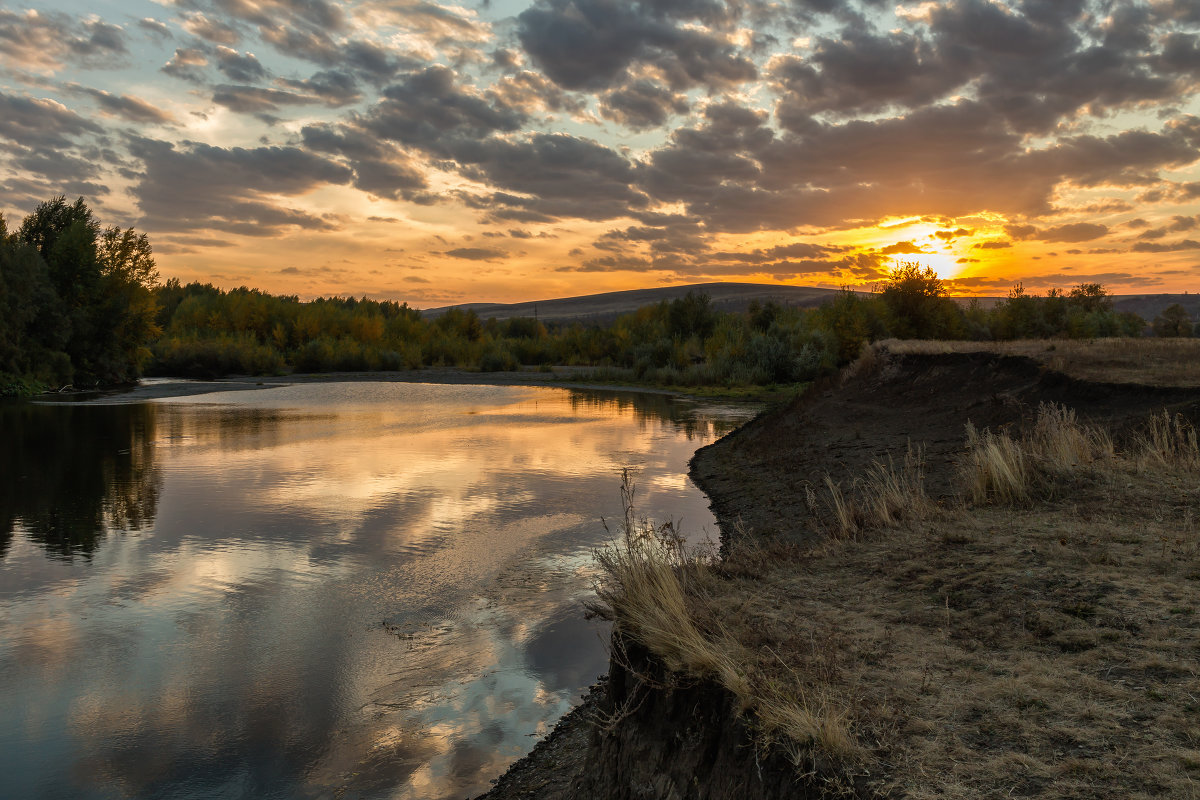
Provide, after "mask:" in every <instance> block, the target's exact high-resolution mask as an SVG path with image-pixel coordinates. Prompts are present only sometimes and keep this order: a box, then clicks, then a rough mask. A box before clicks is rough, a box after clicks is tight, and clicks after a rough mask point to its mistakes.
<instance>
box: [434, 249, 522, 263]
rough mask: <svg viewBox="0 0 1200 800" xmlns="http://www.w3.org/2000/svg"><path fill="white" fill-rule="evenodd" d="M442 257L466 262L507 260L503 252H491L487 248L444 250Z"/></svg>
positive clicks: (506, 255)
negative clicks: (461, 259)
mask: <svg viewBox="0 0 1200 800" xmlns="http://www.w3.org/2000/svg"><path fill="white" fill-rule="evenodd" d="M444 255H448V256H450V257H451V258H463V259H466V260H468V261H495V260H496V259H500V258H508V254H507V253H505V252H504V251H503V250H492V249H489V248H487V247H456V248H454V249H453V250H446V251H445V253H444Z"/></svg>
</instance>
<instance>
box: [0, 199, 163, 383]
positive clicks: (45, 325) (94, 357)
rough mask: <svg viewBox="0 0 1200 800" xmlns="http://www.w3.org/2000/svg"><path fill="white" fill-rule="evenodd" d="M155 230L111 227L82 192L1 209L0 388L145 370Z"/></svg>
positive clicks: (119, 379) (152, 331)
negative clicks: (12, 219) (26, 207)
mask: <svg viewBox="0 0 1200 800" xmlns="http://www.w3.org/2000/svg"><path fill="white" fill-rule="evenodd" d="M157 283H158V270H157V269H156V268H155V264H154V258H153V255H152V251H151V247H150V242H149V240H148V239H147V238H146V234H144V233H137V232H135V231H134V230H133V229H132V228H127V229H125V230H121V229H120V228H117V227H108V228H102V227H101V225H100V222H99V221H98V220H97V219H96V218H95V216H94V215H93V214H92V211H91V209H89V208H88V207H87V205H86V204H85V203H84V202H83V198H80V199H78V200H76V201H75V202H74V203H68V202H67V201H66V198H64V197H56V198H54V199H53V200H50V201H47V202H45V203H42V204H41V205H39V206H38V207H37V209H36V210H35V211H34V212H33V213H32V214H30V215H29V216H28V217H26V218H25V219H24V220H23V221H22V222H21V225H20V226H19V227H18V228H17V229H16V230H14V231H12V232H9V230H8V225H7V222H6V221H5V219H4V218H3V216H2V215H0V392H2V393H6V394H19V393H22V392H26V391H30V390H32V389H35V388H45V387H54V388H59V387H63V386H71V385H74V386H88V387H90V386H98V385H106V384H115V383H123V382H128V381H131V380H134V379H136V378H137V377H138V376H139V375H140V374H141V367H142V365H143V364H145V363H146V361H147V360H148V359H149V357H150V351H149V349H148V345H149V344H150V342H151V341H153V340H154V338H155V337H156V336H157V335H158V333H159V328H158V326H157V324H156V322H155V318H156V315H157V313H158V306H157V300H156V297H155V288H156V286H157Z"/></svg>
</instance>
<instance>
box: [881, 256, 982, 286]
mask: <svg viewBox="0 0 1200 800" xmlns="http://www.w3.org/2000/svg"><path fill="white" fill-rule="evenodd" d="M895 263H896V265H897V266H899V265H900V264H901V263H904V264H920V265H921V266H922V267H929V268H930V269H932V270H933V271H934V272H936V273H937V276H938V277H939V278H941V279H942V280H953V279H954V278H957V277H959V275H961V274H962V272H963V270H964V268H965V266H966V265H965V264H960V263H958V258H957V256H956V255H955V254H954V253H913V254H912V255H905V256H899V257H897V258H896V262H895Z"/></svg>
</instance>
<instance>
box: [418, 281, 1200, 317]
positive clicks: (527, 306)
mask: <svg viewBox="0 0 1200 800" xmlns="http://www.w3.org/2000/svg"><path fill="white" fill-rule="evenodd" d="M840 291H841V290H840V289H822V288H818V287H816V286H784V285H781V284H772V283H690V284H686V285H684V286H663V287H660V288H657V289H631V290H629V291H624V292H604V293H601V294H587V295H580V296H578V297H558V298H553V299H550V300H530V301H526V302H522V303H463V304H461V305H456V306H441V307H439V308H427V309H424V310H423V311H422V312H421V315H422V316H423V317H425V318H426V319H434V318H436V317H440V316H441V315H443V314H445V313H446V312H447V311H450V310H451V309H456V310H458V311H474V312H475V313H476V314H477V315H478V316H479V317H480V319H496V320H506V319H515V318H518V317H536V318H538V319H540V320H543V321H546V322H582V323H585V324H586V323H590V324H596V325H599V324H604V323H608V322H612V321H613V320H615V319H616V318H617V317H619V316H620V315H622V314H627V313H629V312H631V311H636V310H637V309H639V308H642V307H643V306H648V305H652V304H654V303H660V302H662V301H664V300H666V301H671V300H676V299H678V298H681V297H686V296H687V295H688V293H689V292H690V293H694V294H705V295H708V297H709V299H710V300H711V301H712V307H713V309H714V310H717V311H724V312H745V311H747V310H749V308H750V305H751V304H752V303H759V304H763V303H774V304H776V305H779V306H785V307H791V308H815V307H817V306H819V305H822V304H823V303H827V302H829V301H831V300H832V299H833V298H835V297H836V296H837V295H838V294H839V292H840ZM855 294H856V295H859V296H862V297H866V296H868V295H869V292H855ZM952 299H953V300H954V301H955V302H957V303H958V304H960V305H963V306H965V305H968V304H969V303H970V302H971V301H972V300H976V301H978V303H979V305H981V306H982V307H984V308H992V307H994V306H996V305H998V304H1000V303H1001V302H1003V301H1004V300H1005V299H1007V298H1004V297H961V296H960V297H954V298H952ZM1112 300H1113V310H1114V311H1117V312H1127V313H1133V314H1137V315H1138V316H1140V317H1142V318H1143V319H1145V320H1152V319H1154V318H1155V317H1156V316H1158V315H1159V314H1161V313H1162V312H1163V311H1164V310H1166V309H1167V308H1168V307H1169V306H1171V305H1173V304H1176V303H1178V304H1179V305H1181V306H1183V308H1184V310H1185V311H1186V312H1187V313H1188V315H1189V316H1191V317H1192V318H1193V319H1198V318H1200V294H1196V293H1189V292H1184V293H1183V294H1118V295H1112Z"/></svg>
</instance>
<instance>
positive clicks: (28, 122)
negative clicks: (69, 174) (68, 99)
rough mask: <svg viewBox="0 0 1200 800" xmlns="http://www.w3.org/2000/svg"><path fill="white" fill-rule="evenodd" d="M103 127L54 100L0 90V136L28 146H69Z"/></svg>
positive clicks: (100, 132)
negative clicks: (74, 140) (75, 140)
mask: <svg viewBox="0 0 1200 800" xmlns="http://www.w3.org/2000/svg"><path fill="white" fill-rule="evenodd" d="M103 132H104V129H103V128H101V127H100V126H99V125H97V124H96V123H95V122H92V121H91V120H88V119H85V118H84V117H81V116H79V115H78V114H76V113H75V112H74V111H72V110H70V109H69V108H67V107H66V106H64V105H63V104H62V103H59V102H57V101H54V100H49V99H44V98H36V97H29V96H23V95H13V94H5V93H4V92H0V137H2V138H4V139H7V140H9V141H12V142H16V143H18V144H23V145H27V146H30V147H39V148H40V147H51V148H60V149H62V148H67V147H70V146H71V145H72V144H73V142H72V140H73V139H78V138H80V137H83V136H86V135H88V134H95V135H99V134H102V133H103Z"/></svg>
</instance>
